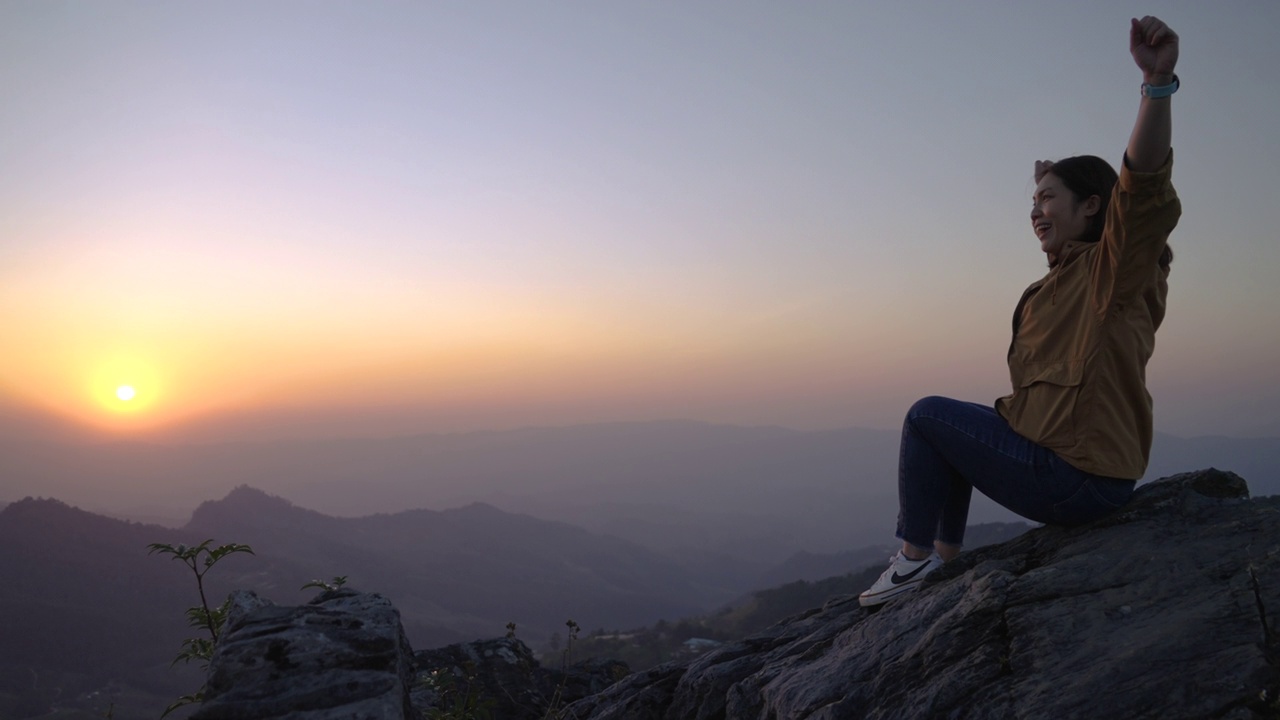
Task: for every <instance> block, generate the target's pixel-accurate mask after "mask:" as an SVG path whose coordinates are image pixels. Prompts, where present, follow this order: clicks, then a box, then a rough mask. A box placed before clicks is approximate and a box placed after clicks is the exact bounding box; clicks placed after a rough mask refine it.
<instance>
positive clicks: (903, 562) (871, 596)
mask: <svg viewBox="0 0 1280 720" xmlns="http://www.w3.org/2000/svg"><path fill="white" fill-rule="evenodd" d="M890 559H891V560H892V562H890V563H889V569H888V570H885V571H884V573H883V574H882V575H881V576H880V579H879V580H877V581H876V582H875V584H874V585H872V586H871V587H869V588H867V589H866V591H865V592H863V593H862V594H861V595H859V596H858V604H859V605H861V606H863V607H871V606H872V605H880V604H882V603H886V602H888V601H890V600H892V599H893V598H895V597H897V596H898V595H901V594H902V593H905V592H911V591H912V590H915V589H916V588H918V587H920V581H921V580H924V577H925V575H928V574H929V573H931V572H933V571H934V570H937V569H938V568H940V567H942V558H941V557H938V553H931V554H930V555H929V557H927V558H925V559H923V560H912V559H911V558H909V557H907V556H906V555H903V554H902V551H901V550H899V551H898V552H897V553H896V554H895V555H894V556H893V557H892V558H890Z"/></svg>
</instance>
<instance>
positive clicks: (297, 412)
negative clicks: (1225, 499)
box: [0, 0, 1280, 440]
mask: <svg viewBox="0 0 1280 720" xmlns="http://www.w3.org/2000/svg"><path fill="white" fill-rule="evenodd" d="M1144 14H1155V15H1158V16H1159V17H1161V18H1162V19H1164V20H1165V21H1166V22H1168V23H1169V24H1170V26H1171V27H1173V29H1174V30H1175V31H1177V32H1178V33H1179V35H1180V36H1181V38H1182V49H1181V59H1180V61H1179V65H1178V74H1179V76H1180V78H1181V79H1182V89H1181V90H1180V92H1178V94H1177V95H1176V96H1174V98H1173V100H1172V102H1173V108H1174V109H1173V112H1174V152H1175V164H1174V184H1175V186H1176V187H1177V189H1178V191H1179V194H1180V196H1181V198H1182V201H1183V210H1184V214H1183V218H1182V221H1181V223H1180V225H1179V226H1178V229H1177V230H1176V231H1175V233H1174V235H1173V237H1172V239H1171V244H1172V246H1173V248H1174V251H1175V253H1176V259H1175V261H1174V266H1173V275H1172V277H1171V278H1170V296H1169V313H1168V318H1167V320H1166V323H1165V326H1164V327H1163V328H1162V329H1161V331H1160V333H1159V335H1158V336H1157V347H1156V356H1155V359H1154V360H1153V361H1152V363H1151V365H1150V367H1149V384H1150V388H1151V391H1152V394H1153V395H1154V396H1155V402H1156V427H1157V430H1162V431H1165V432H1171V433H1174V434H1180V435H1203V434H1228V435H1264V434H1265V435H1280V409H1278V408H1280V291H1278V290H1277V282H1278V280H1280V272H1278V271H1280V248H1278V246H1277V239H1278V238H1277V232H1276V229H1275V228H1276V221H1275V220H1274V213H1275V212H1276V211H1277V210H1278V209H1280V202H1277V200H1278V197H1277V195H1278V193H1277V190H1276V183H1275V172H1276V169H1277V168H1280V139H1277V135H1276V128H1277V127H1280V77H1278V76H1277V73H1276V68H1277V67H1280V43H1277V42H1276V41H1275V38H1274V33H1275V29H1276V28H1277V27H1280V3H1276V2H1253V3H1246V2H1226V3H1207V2H1199V1H1194V2H1192V1H1188V2H1172V1H1155V2H1144V3H1136V2H1114V1H1108V2H1094V3H1081V2H1057V3H1036V4H1031V3H1022V2H971V3H942V2H938V3H912V2H904V3H889V2H865V3H860V2H803V3H795V2H787V3H783V2H738V1H735V2H680V3H676V2H664V3H652V2H643V3H642V2H605V3H601V2H594V1H592V2H585V1H584V2H537V3H533V2H515V1H511V2H472V1H468V2H447V3H446V2H417V3H400V2H394V3H392V2H361V3H355V2H348V3H336V2H314V1H310V0H308V1H307V2H265V3H264V2H219V3H174V2H159V1H157V2H55V1H51V0H32V1H19V0H4V2H0V98H3V101H2V102H0V349H3V358H4V359H3V363H0V405H3V406H5V407H8V408H10V409H11V410H24V411H26V410H32V409H34V410H38V411H39V412H47V413H53V414H55V415H58V416H60V417H63V418H68V419H71V420H73V421H75V422H78V423H83V424H87V425H90V426H93V427H98V428H104V429H110V430H115V431H126V432H131V433H135V434H136V433H142V434H144V435H145V434H147V433H152V434H155V433H160V432H162V431H163V432H165V433H167V434H166V435H163V437H182V438H183V439H196V440H202V439H203V440H211V439H220V438H223V437H231V436H251V437H270V436H274V435H289V434H294V435H296V434H306V433H317V434H324V433H330V434H332V433H342V434H378V433H382V434H390V433H407V432H419V431H428V430H449V431H453V430H471V429H501V428H507V427H516V426H523V425H556V424H566V423H579V422H597V421H610V420H644V419H660V418H688V419H697V420H708V421H715V422H730V423H742V424H777V425H785V426H790V427H796V428H802V429H811V428H828V427H832V428H834V427H845V426H863V427H895V426H897V425H898V424H899V423H900V421H901V417H902V415H903V413H904V412H905V411H906V409H907V407H908V406H909V405H910V404H911V402H913V401H914V400H915V399H916V398H918V397H921V396H924V395H931V394H943V395H951V396H954V397H959V398H962V399H967V400H975V401H982V402H991V401H993V400H994V398H995V397H997V396H999V395H1001V394H1004V393H1005V392H1007V387H1008V373H1007V368H1006V366H1005V352H1006V350H1007V348H1008V343H1009V328H1010V316H1011V313H1012V310H1013V307H1014V304H1015V303H1016V301H1017V299H1018V297H1019V294H1020V293H1021V291H1022V289H1023V288H1025V287H1026V286H1027V285H1028V284H1030V283H1031V282H1032V281H1034V280H1036V279H1038V278H1039V277H1040V276H1041V275H1043V274H1044V272H1045V259H1044V256H1043V254H1042V253H1041V252H1040V250H1039V243H1038V241H1037V240H1036V239H1035V237H1034V236H1033V234H1032V233H1031V229H1030V221H1029V219H1028V213H1029V210H1030V194H1031V190H1032V183H1031V177H1030V176H1031V169H1032V163H1033V161H1034V160H1036V159H1038V158H1060V157H1065V156H1068V155H1073V154H1081V153H1090V154H1097V155H1101V156H1103V157H1105V158H1107V159H1108V160H1110V161H1111V162H1112V163H1113V164H1116V165H1118V163H1119V162H1120V157H1121V153H1122V152H1123V149H1124V145H1125V142H1126V140H1127V138H1128V133H1129V130H1130V127H1131V126H1132V122H1133V117H1134V114H1135V112H1136V110H1137V106H1138V97H1139V96H1138V86H1139V84H1140V82H1141V74H1140V72H1139V71H1138V70H1137V68H1136V67H1135V66H1134V64H1133V61H1132V59H1131V58H1130V56H1129V52H1128V28H1129V18H1130V17H1133V16H1141V15H1144ZM120 385H131V386H133V387H134V388H135V389H136V392H137V396H136V397H135V398H134V399H132V400H130V401H129V402H127V403H126V402H124V401H121V400H119V399H117V398H116V396H115V391H116V388H117V387H119V386H120ZM154 436H156V437H161V435H154Z"/></svg>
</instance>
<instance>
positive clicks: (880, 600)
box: [858, 578, 924, 607]
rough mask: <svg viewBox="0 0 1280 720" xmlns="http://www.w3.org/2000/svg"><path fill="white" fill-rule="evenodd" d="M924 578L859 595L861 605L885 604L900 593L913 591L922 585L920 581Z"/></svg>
mask: <svg viewBox="0 0 1280 720" xmlns="http://www.w3.org/2000/svg"><path fill="white" fill-rule="evenodd" d="M923 580H924V578H921V579H920V580H916V581H913V582H909V583H905V584H903V585H899V586H898V587H895V588H889V589H888V590H881V591H880V592H878V593H876V594H874V595H866V594H863V595H859V596H858V604H859V605H861V606H862V607H873V606H875V605H883V604H884V603H887V602H889V601H890V600H892V599H894V598H895V597H897V596H899V595H902V594H903V593H907V592H911V591H912V590H916V589H918V588H919V587H920V583H921V582H922V581H923Z"/></svg>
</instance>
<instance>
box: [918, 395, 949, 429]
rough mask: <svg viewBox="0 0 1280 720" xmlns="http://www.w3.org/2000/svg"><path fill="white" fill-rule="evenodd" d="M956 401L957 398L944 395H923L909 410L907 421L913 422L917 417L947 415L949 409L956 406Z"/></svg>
mask: <svg viewBox="0 0 1280 720" xmlns="http://www.w3.org/2000/svg"><path fill="white" fill-rule="evenodd" d="M956 402H957V401H956V400H952V399H951V398H947V397H942V396H940V395H930V396H928V397H922V398H920V399H919V400H917V401H915V403H914V404H913V405H912V406H911V408H910V409H909V410H907V418H906V421H907V422H911V421H912V420H915V419H916V418H922V417H930V418H936V417H939V416H945V415H946V414H947V410H948V409H949V408H951V407H954V406H955V405H956Z"/></svg>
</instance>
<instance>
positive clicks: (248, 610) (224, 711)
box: [192, 590, 414, 720]
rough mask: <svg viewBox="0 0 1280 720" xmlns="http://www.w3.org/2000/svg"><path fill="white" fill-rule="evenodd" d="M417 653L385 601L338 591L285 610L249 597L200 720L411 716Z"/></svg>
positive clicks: (243, 597)
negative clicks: (414, 656)
mask: <svg viewBox="0 0 1280 720" xmlns="http://www.w3.org/2000/svg"><path fill="white" fill-rule="evenodd" d="M412 652H413V651H412V649H411V648H410V647H409V642H408V640H406V639H405V636H404V630H403V629H402V627H401V625H400V613H399V611H397V610H396V609H395V607H393V606H392V605H391V603H390V601H388V600H387V599H386V598H384V597H382V596H380V595H374V594H364V593H358V592H355V591H353V590H336V591H328V592H324V593H321V594H320V595H319V596H318V597H316V599H315V600H313V601H311V603H310V604H307V605H302V606H300V607H279V606H276V605H272V604H271V603H270V602H268V601H266V600H262V599H260V598H259V597H258V596H257V595H256V594H254V593H251V592H239V593H236V594H234V595H233V596H232V609H231V613H230V615H229V616H228V618H227V622H226V626H225V629H224V631H223V637H222V639H221V641H220V642H219V643H218V648H217V650H216V651H215V652H214V655H213V660H212V662H211V663H210V665H209V676H208V682H207V686H206V691H205V702H204V705H202V706H201V708H200V710H199V711H197V712H196V713H195V714H194V715H192V720H251V719H256V718H285V717H287V718H290V719H291V720H340V719H346V720H354V719H357V718H359V719H360V720H383V719H391V718H396V719H397V720H398V719H400V718H405V717H410V714H409V713H410V712H411V708H410V705H409V688H410V686H411V685H412V683H413V677H414V675H413V659H412Z"/></svg>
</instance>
